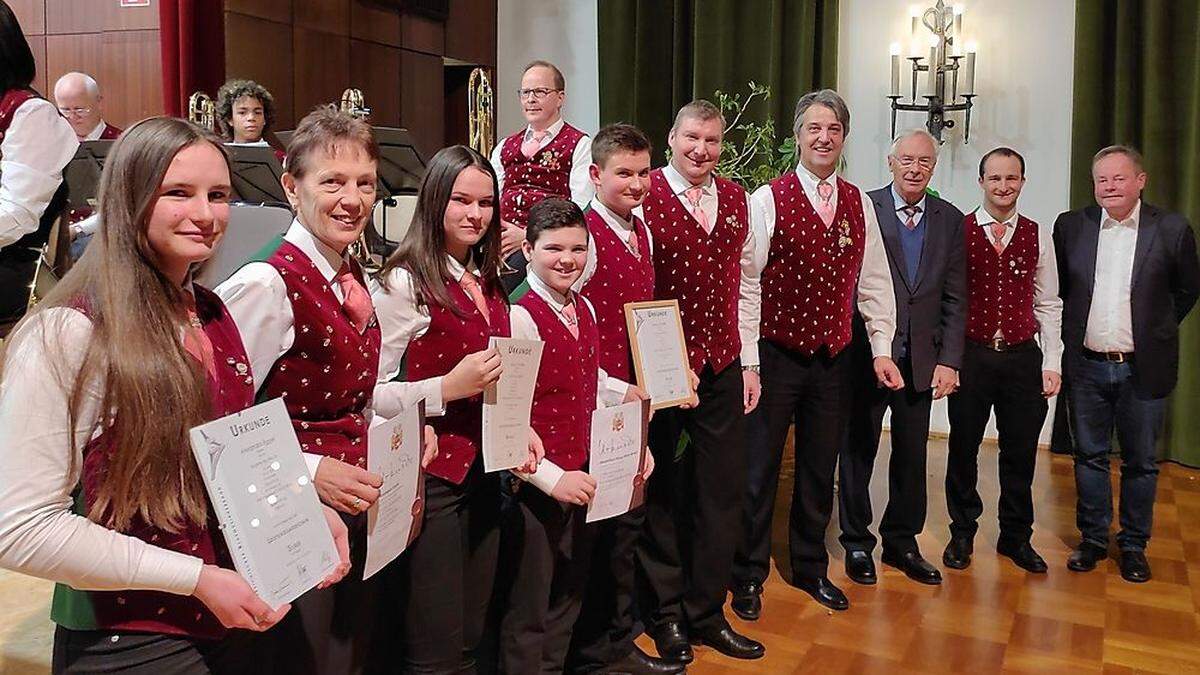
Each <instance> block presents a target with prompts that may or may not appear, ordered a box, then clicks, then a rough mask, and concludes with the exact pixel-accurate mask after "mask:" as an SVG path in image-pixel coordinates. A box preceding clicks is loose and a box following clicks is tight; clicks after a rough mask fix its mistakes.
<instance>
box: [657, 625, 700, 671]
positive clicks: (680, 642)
mask: <svg viewBox="0 0 1200 675" xmlns="http://www.w3.org/2000/svg"><path fill="white" fill-rule="evenodd" d="M650 637H652V638H654V648H655V649H657V650H658V656H659V658H661V659H663V660H664V661H670V662H671V663H684V664H687V663H691V662H692V659H693V658H695V655H694V654H692V645H691V644H690V643H689V642H688V634H687V631H686V630H684V628H683V624H681V623H679V622H678V621H669V622H667V623H664V624H663V625H661V626H659V627H658V628H657V629H656V630H655V631H654V634H653V635H651V636H650Z"/></svg>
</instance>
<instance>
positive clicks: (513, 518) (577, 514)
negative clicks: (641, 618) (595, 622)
mask: <svg viewBox="0 0 1200 675" xmlns="http://www.w3.org/2000/svg"><path fill="white" fill-rule="evenodd" d="M586 517H587V508H586V507H582V506H575V505H569V504H563V503H561V502H559V501H558V500H556V499H554V498H553V497H551V496H549V495H547V494H546V493H544V492H542V491H541V490H539V489H537V488H535V487H534V486H532V485H522V486H521V487H520V489H519V490H518V491H517V496H516V504H515V506H514V508H512V509H510V510H509V512H508V513H507V514H506V516H505V521H506V522H505V523H504V546H505V548H506V549H507V548H509V547H512V548H513V549H515V550H513V551H512V553H513V554H514V559H515V561H516V562H517V565H516V568H515V569H514V574H513V576H512V577H511V578H509V579H507V580H506V582H507V583H508V589H507V590H508V593H507V603H506V608H505V610H504V616H503V619H502V620H501V622H500V672H502V673H508V674H509V675H518V674H521V675H524V674H526V673H528V674H530V675H532V674H533V673H554V674H555V675H558V674H559V673H562V672H563V667H564V664H565V662H566V658H567V648H568V646H569V645H570V642H571V630H572V627H573V626H574V625H575V620H576V619H577V618H578V617H579V608H580V605H581V604H582V602H583V595H584V589H585V588H586V586H587V584H588V568H589V566H590V565H591V558H592V543H593V541H594V536H593V535H594V528H593V526H592V525H589V524H588V523H587V522H586Z"/></svg>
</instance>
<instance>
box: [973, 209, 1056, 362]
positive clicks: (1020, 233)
mask: <svg viewBox="0 0 1200 675" xmlns="http://www.w3.org/2000/svg"><path fill="white" fill-rule="evenodd" d="M963 227H964V228H966V230H965V231H964V232H963V241H964V246H966V254H967V339H969V340H974V341H976V342H989V341H990V340H991V339H992V338H994V337H995V336H996V331H997V330H999V331H1000V332H1001V333H1002V334H1003V335H1004V339H1005V340H1006V341H1008V342H1010V343H1013V344H1017V343H1020V342H1026V341H1028V340H1032V339H1033V336H1034V335H1036V334H1037V330H1038V322H1037V317H1036V316H1035V315H1034V313H1033V282H1034V278H1035V277H1036V276H1037V263H1038V253H1039V245H1038V224H1037V223H1035V222H1033V221H1032V220H1029V219H1028V218H1026V217H1024V216H1017V229H1016V230H1015V231H1014V232H1013V235H1012V239H1010V240H1009V242H1008V246H1005V247H1004V250H1003V251H1002V252H1000V253H999V254H997V253H996V249H995V248H993V247H992V241H991V238H990V237H989V236H988V233H986V232H985V231H984V228H982V227H980V226H979V221H978V220H976V218H975V214H974V213H972V214H970V215H968V216H967V217H966V218H965V219H964V220H963Z"/></svg>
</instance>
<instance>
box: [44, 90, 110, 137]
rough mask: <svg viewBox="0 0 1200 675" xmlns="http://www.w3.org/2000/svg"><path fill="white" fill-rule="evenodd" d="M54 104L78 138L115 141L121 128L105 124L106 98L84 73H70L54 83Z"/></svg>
mask: <svg viewBox="0 0 1200 675" xmlns="http://www.w3.org/2000/svg"><path fill="white" fill-rule="evenodd" d="M54 105H56V106H58V112H60V113H62V116H63V117H65V118H67V122H68V123H69V124H70V125H71V128H72V129H74V130H75V138H77V139H79V142H80V143H82V142H84V141H115V140H117V137H118V136H120V135H121V129H120V127H116V126H113V125H112V124H109V123H108V122H105V121H104V96H102V95H101V94H100V85H99V84H97V82H96V80H95V79H94V78H93V77H92V76H91V75H87V74H85V73H67V74H66V75H63V76H62V77H60V78H58V82H55V83H54Z"/></svg>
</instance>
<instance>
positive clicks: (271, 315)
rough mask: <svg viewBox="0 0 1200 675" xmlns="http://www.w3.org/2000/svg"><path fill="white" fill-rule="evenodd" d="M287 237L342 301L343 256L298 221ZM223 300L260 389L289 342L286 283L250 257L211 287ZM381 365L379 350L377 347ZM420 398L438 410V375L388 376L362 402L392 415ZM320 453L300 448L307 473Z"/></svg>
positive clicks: (291, 336) (290, 327) (313, 470)
mask: <svg viewBox="0 0 1200 675" xmlns="http://www.w3.org/2000/svg"><path fill="white" fill-rule="evenodd" d="M283 239H284V241H287V242H289V243H291V244H293V245H295V246H296V248H298V249H300V251H301V252H302V253H304V254H305V255H306V256H308V257H309V258H310V259H311V260H312V261H313V264H314V265H316V267H317V270H318V271H320V273H321V276H322V277H324V278H325V282H326V283H327V284H329V288H330V290H332V291H333V295H334V297H336V298H337V299H338V302H344V301H345V298H344V297H343V296H342V287H341V285H340V284H338V283H336V282H335V281H334V278H335V277H336V276H337V273H338V271H339V270H340V269H341V267H342V263H343V262H344V261H345V258H344V257H343V256H340V255H338V254H337V252H336V251H334V250H333V249H331V248H329V247H328V246H326V245H325V244H324V243H322V242H321V241H320V240H318V239H317V238H316V237H314V236H313V235H312V233H311V232H309V231H308V230H307V229H306V228H305V227H304V226H303V225H301V224H300V222H299V221H292V226H291V227H289V228H288V231H287V233H286V234H284V235H283ZM215 291H216V293H217V295H219V296H220V297H221V300H223V301H224V302H225V306H226V307H227V308H228V309H229V314H230V315H231V316H232V317H233V321H234V323H236V324H237V327H238V331H239V332H240V333H241V334H242V344H244V345H245V347H246V355H247V356H248V357H249V358H250V369H251V371H252V372H253V375H254V388H255V389H256V390H257V389H260V388H261V387H262V385H263V383H264V382H265V381H266V379H267V375H268V374H270V372H271V369H272V368H274V366H275V362H276V361H278V360H279V359H280V358H281V357H283V355H284V354H286V353H287V352H288V350H289V349H291V348H292V344H293V342H294V341H295V338H296V332H295V329H294V325H295V315H294V314H292V302H291V300H289V299H288V295H287V286H286V285H285V284H284V282H283V278H282V277H280V276H279V272H278V270H276V269H275V267H274V266H272V265H271V264H270V263H266V262H253V263H250V264H248V265H246V266H244V267H242V268H241V269H240V270H238V271H237V272H234V274H233V276H231V277H229V279H227V280H226V281H224V282H223V283H222V284H221V285H220V286H217V288H216V289H215ZM375 314H376V317H378V318H379V320H380V327H381V328H382V326H383V318H382V314H381V313H380V311H379V309H378V308H376V312H375ZM380 361H381V366H382V361H383V354H382V349H381V350H380ZM422 399H424V400H425V413H426V414H427V415H440V414H442V383H441V380H440V379H436V378H435V379H429V380H422V381H420V382H388V381H383V382H379V383H377V384H376V385H375V390H374V393H373V395H372V397H371V401H370V403H368V409H369V412H374V413H376V414H379V415H381V416H383V417H394V416H396V415H398V414H400V412H401V411H402V410H404V409H406V408H408V407H410V406H413V405H415V404H416V403H417V402H419V401H421V400H422ZM323 458H324V456H323V455H318V454H312V453H305V456H304V459H305V461H306V462H307V463H308V470H309V473H310V474H312V475H314V476H315V475H316V474H317V465H318V464H320V462H321V460H322V459H323Z"/></svg>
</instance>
